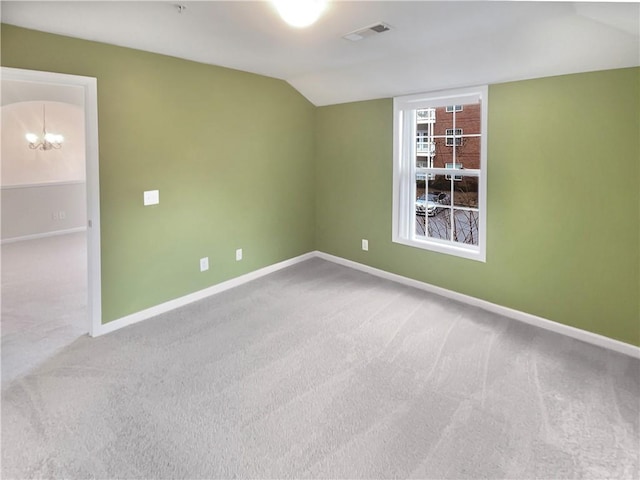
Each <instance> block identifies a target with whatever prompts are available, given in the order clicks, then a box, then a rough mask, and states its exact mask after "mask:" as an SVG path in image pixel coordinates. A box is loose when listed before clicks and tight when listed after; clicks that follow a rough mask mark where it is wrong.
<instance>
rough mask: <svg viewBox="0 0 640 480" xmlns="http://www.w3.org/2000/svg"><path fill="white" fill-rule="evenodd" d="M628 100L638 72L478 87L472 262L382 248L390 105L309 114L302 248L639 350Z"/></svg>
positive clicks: (634, 157) (635, 168)
mask: <svg viewBox="0 0 640 480" xmlns="http://www.w3.org/2000/svg"><path fill="white" fill-rule="evenodd" d="M639 102H640V69H638V68H633V69H621V70H611V71H603V72H595V73H585V74H577V75H567V76H560V77H551V78H544V79H537V80H530V81H521V82H513V83H504V84H497V85H492V86H490V88H489V124H488V164H489V166H488V177H487V184H488V194H487V261H486V263H481V262H476V261H473V260H465V259H460V258H456V257H452V256H449V255H444V254H438V253H433V252H427V251H424V250H420V249H416V248H412V247H407V246H403V245H399V244H394V243H392V242H391V213H392V212H391V202H392V160H391V159H392V140H393V139H392V124H393V117H392V115H393V112H392V101H391V100H390V99H385V100H375V101H368V102H358V103H350V104H343V105H335V106H329V107H322V108H319V109H318V111H317V127H316V182H317V198H316V208H317V211H316V221H317V226H316V248H317V249H318V250H321V251H324V252H327V253H331V254H334V255H337V256H340V257H343V258H347V259H350V260H354V261H357V262H361V263H364V264H367V265H371V266H373V267H377V268H380V269H383V270H386V271H389V272H393V273H397V274H400V275H404V276H407V277H410V278H414V279H417V280H421V281H424V282H428V283H431V284H433V285H438V286H441V287H444V288H447V289H451V290H454V291H457V292H461V293H464V294H467V295H471V296H473V297H477V298H481V299H484V300H487V301H489V302H493V303H496V304H499V305H504V306H507V307H510V308H514V309H517V310H520V311H523V312H527V313H531V314H534V315H538V316H541V317H543V318H547V319H550V320H554V321H556V322H560V323H563V324H566V325H570V326H574V327H577V328H581V329H584V330H588V331H591V332H595V333H598V334H601V335H605V336H608V337H611V338H614V339H618V340H622V341H624V342H627V343H631V344H634V345H640V303H639V297H640V273H639V272H640V256H639V250H640V247H639V245H640V194H639V192H640V188H639V180H640V170H639V166H640V140H639V135H638V132H640V105H639ZM362 238H367V239H368V240H369V251H368V252H364V251H362V250H361V249H360V240H361V239H362Z"/></svg>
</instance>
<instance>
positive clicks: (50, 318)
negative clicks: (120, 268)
mask: <svg viewBox="0 0 640 480" xmlns="http://www.w3.org/2000/svg"><path fill="white" fill-rule="evenodd" d="M1 330H2V386H3V388H4V387H6V386H7V385H8V384H9V383H11V382H12V381H13V380H15V379H16V378H19V377H20V376H23V375H26V374H28V373H29V372H31V371H32V370H34V369H35V368H37V367H38V366H40V365H42V364H44V363H45V362H46V361H47V360H48V359H50V358H51V357H52V356H53V355H55V354H56V353H58V352H59V351H61V350H62V349H63V348H64V347H66V346H68V345H69V344H71V343H72V342H73V341H74V340H76V339H77V338H78V337H80V336H81V335H84V334H86V333H87V331H88V320H87V248H86V234H85V233H84V232H81V233H72V234H67V235H58V236H54V237H46V238H41V239H35V240H27V241H22V242H16V243H7V244H4V245H2V323H1Z"/></svg>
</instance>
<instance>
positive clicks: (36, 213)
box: [0, 82, 87, 241]
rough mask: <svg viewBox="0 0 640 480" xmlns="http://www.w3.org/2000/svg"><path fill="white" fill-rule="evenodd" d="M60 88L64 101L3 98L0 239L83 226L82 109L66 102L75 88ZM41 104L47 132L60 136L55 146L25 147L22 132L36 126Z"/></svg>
mask: <svg viewBox="0 0 640 480" xmlns="http://www.w3.org/2000/svg"><path fill="white" fill-rule="evenodd" d="M23 85H25V86H26V87H29V86H30V84H28V83H27V84H23ZM9 86H10V87H11V88H9ZM13 87H14V85H8V84H5V83H4V82H3V96H4V94H5V93H7V94H8V95H7V96H8V97H11V96H12V92H13V91H14V88H13ZM26 90H27V91H29V88H27V89H26ZM31 90H33V89H31ZM17 91H18V90H17V89H16V92H17ZM33 93H34V92H31V94H33ZM43 93H44V92H43ZM57 93H58V95H57V96H56V95H54V96H53V97H54V98H60V95H59V93H61V92H57ZM63 93H65V94H66V95H64V96H63V98H62V99H64V100H65V101H49V100H37V101H22V100H21V99H20V98H19V97H17V96H16V98H15V99H14V100H15V103H10V104H6V101H3V103H4V105H3V106H2V168H1V173H2V175H1V198H0V200H1V205H2V224H1V228H2V230H1V231H2V235H1V237H2V240H3V241H6V240H11V239H22V238H25V237H27V238H28V237H34V236H43V235H48V234H53V233H57V232H60V233H61V232H66V231H69V230H78V229H81V228H84V227H86V219H87V210H86V198H87V197H86V184H85V180H86V171H85V169H86V166H85V165H86V162H85V153H84V152H85V135H84V110H83V108H82V106H80V105H77V104H74V103H75V102H74V103H67V100H70V101H73V100H74V99H73V95H70V94H74V93H75V92H73V91H71V92H69V91H64V92H63ZM36 98H38V95H36ZM5 99H6V97H5ZM5 99H3V100H5ZM43 105H44V106H45V107H46V126H47V131H48V132H50V133H56V134H62V135H63V136H64V143H63V146H62V148H61V149H59V150H49V151H41V150H31V149H29V148H28V145H27V141H26V139H25V134H26V133H35V134H40V133H41V131H42V123H43V116H42V107H43Z"/></svg>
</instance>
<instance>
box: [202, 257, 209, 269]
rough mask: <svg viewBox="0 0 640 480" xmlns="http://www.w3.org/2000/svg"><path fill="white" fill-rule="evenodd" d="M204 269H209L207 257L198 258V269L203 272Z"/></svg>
mask: <svg viewBox="0 0 640 480" xmlns="http://www.w3.org/2000/svg"><path fill="white" fill-rule="evenodd" d="M205 270H209V257H204V258H201V259H200V271H201V272H204V271H205Z"/></svg>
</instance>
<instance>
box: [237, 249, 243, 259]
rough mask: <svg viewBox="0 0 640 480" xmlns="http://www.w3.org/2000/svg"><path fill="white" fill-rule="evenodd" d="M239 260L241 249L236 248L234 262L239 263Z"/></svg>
mask: <svg viewBox="0 0 640 480" xmlns="http://www.w3.org/2000/svg"><path fill="white" fill-rule="evenodd" d="M240 260H242V249H241V248H238V249H237V250H236V262H239V261H240Z"/></svg>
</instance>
